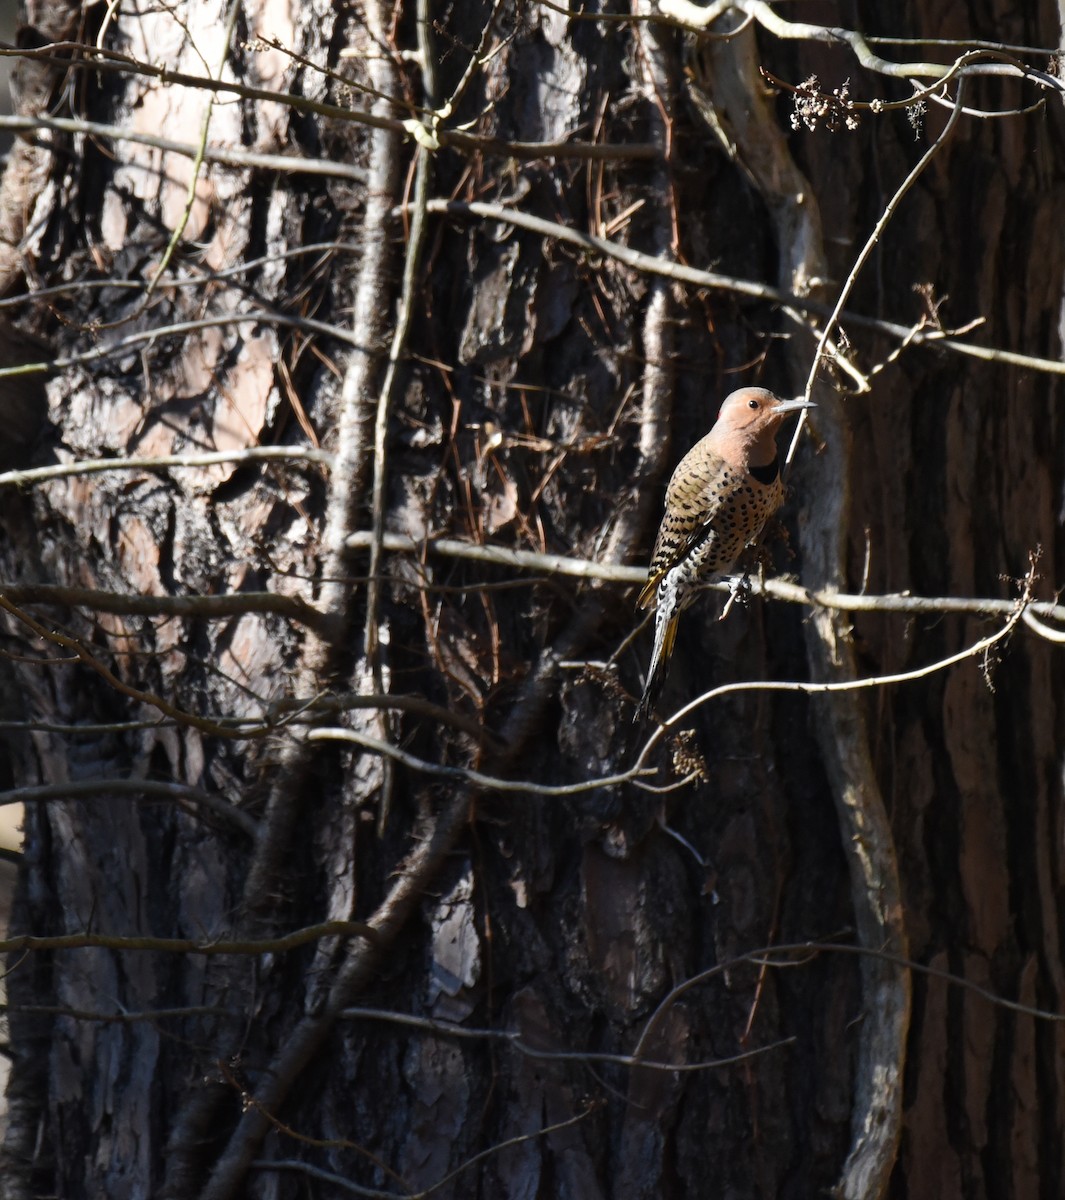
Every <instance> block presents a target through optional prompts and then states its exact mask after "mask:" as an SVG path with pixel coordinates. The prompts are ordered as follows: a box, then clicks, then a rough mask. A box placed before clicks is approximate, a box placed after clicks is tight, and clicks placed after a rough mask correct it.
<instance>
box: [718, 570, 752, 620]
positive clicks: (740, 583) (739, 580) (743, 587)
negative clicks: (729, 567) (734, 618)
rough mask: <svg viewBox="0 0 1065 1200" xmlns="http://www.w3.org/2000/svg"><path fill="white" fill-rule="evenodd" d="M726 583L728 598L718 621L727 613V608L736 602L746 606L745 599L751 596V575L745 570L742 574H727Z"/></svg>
mask: <svg viewBox="0 0 1065 1200" xmlns="http://www.w3.org/2000/svg"><path fill="white" fill-rule="evenodd" d="M725 582H726V583H727V584H728V599H727V600H726V601H725V607H724V609H723V610H722V612H721V616H720V617H718V620H719V621H723V620H724V619H725V618H726V617H727V616H728V614H729V609H731V608H732V606H733V605H734V604H736V603H737V602H738V603H739V604H741V605H744V606H746V604H747V601H748V600H750V598H751V577H750V575H748V574H747V572H746V571H744V573H743V574H742V575H728V576H726V578H725Z"/></svg>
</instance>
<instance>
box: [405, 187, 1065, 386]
mask: <svg viewBox="0 0 1065 1200" xmlns="http://www.w3.org/2000/svg"><path fill="white" fill-rule="evenodd" d="M428 209H429V212H433V213H445V214H447V215H449V216H459V217H464V218H467V219H468V218H470V217H479V218H484V219H486V220H492V221H500V222H502V223H503V224H505V225H516V226H518V227H519V228H521V229H528V230H530V231H531V232H533V233H539V234H541V235H542V236H543V237H549V238H553V239H554V240H555V241H559V242H564V243H567V244H569V245H572V246H579V247H581V248H582V249H584V250H586V251H589V252H592V253H594V254H603V255H606V256H607V257H609V258H612V259H614V260H616V261H617V262H620V263H624V264H625V265H626V266H629V267H632V268H633V269H634V270H637V271H642V272H644V273H645V274H648V275H661V276H664V277H665V278H667V279H675V280H677V281H678V282H679V283H686V284H690V285H691V286H693V287H705V288H714V289H718V290H722V291H729V292H734V293H735V294H736V295H739V296H750V297H751V298H752V299H755V300H765V301H769V302H772V303H776V304H786V305H790V306H791V307H792V308H795V309H797V310H798V311H800V312H808V313H811V314H813V315H815V316H828V315H830V314H831V312H832V306H831V305H828V304H823V303H821V302H820V301H818V300H815V299H813V298H811V297H809V296H800V295H796V294H795V293H793V292H790V291H787V290H785V289H782V288H777V287H772V286H771V285H770V284H767V283H758V282H755V281H754V280H750V279H740V278H738V277H736V276H733V275H722V274H720V273H719V272H716V271H702V270H699V269H698V268H697V267H689V266H687V265H686V264H684V263H678V262H674V261H672V260H670V259H668V258H658V257H655V256H654V255H652V254H645V253H643V252H642V251H639V250H633V249H632V248H631V247H629V246H624V245H621V244H620V243H618V242H612V241H610V240H609V239H608V238H602V237H597V236H596V235H595V234H591V233H585V232H584V231H583V230H580V229H574V228H571V227H570V226H567V225H560V224H559V223H558V222H557V221H546V220H544V219H543V218H542V217H536V216H533V215H532V214H531V213H526V212H523V211H522V210H521V209H517V208H513V207H511V206H510V205H507V204H488V203H484V202H482V201H462V200H430V201H429V204H428ZM846 320H847V323H848V325H854V326H858V327H860V328H864V329H872V330H875V331H876V332H878V333H883V334H887V335H888V336H889V337H893V338H898V339H899V340H900V341H901V340H903V339H908V340H909V341H910V342H911V343H912V344H913V345H915V346H935V347H937V348H941V349H944V350H950V351H952V352H953V353H955V354H963V355H966V356H968V357H970V358H978V359H981V360H983V361H985V362H998V363H1005V364H1008V365H1010V366H1018V367H1027V368H1028V369H1030V370H1033V371H1042V372H1045V373H1046V374H1051V375H1065V362H1062V361H1061V360H1059V359H1052V358H1039V357H1037V356H1033V355H1029V354H1017V353H1015V352H1014V351H1012V350H998V349H994V348H993V347H988V346H973V345H971V344H969V343H968V342H963V341H960V340H959V339H957V338H953V337H948V336H944V335H943V334H941V333H939V332H937V331H935V330H930V331H925V332H921V331H918V332H917V333H914V331H913V329H912V328H911V327H910V326H908V325H899V324H897V323H895V322H893V321H884V320H881V319H880V318H878V317H867V316H863V315H862V314H861V313H852V312H848V313H846Z"/></svg>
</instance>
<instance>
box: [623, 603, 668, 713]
mask: <svg viewBox="0 0 1065 1200" xmlns="http://www.w3.org/2000/svg"><path fill="white" fill-rule="evenodd" d="M679 623H680V608H679V606H678V605H677V604H676V603H674V602H673V597H669V602H666V598H665V597H662V596H660V597H659V606H658V610H657V611H656V612H655V642H654V648H653V649H652V650H651V665H650V666H649V667H648V668H647V684H646V686H645V687H644V689H643V695H642V696H641V697H640V703H639V704H638V705H637V706H636V715H635V716H634V717H633V720H634V721H636V722H639V721H646V720H647V718H648V717H649V716H650V715H651V709H652V708H653V707H654V706H655V703H656V702H657V700H658V696H659V693H660V692H661V691H662V685H663V684H664V683H665V682H666V674H667V671H668V669H669V656H670V655H671V654H672V653H673V642H674V641H675V640H676V637H677V625H678V624H679Z"/></svg>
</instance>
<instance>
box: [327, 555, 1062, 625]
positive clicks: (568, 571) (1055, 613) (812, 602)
mask: <svg viewBox="0 0 1065 1200" xmlns="http://www.w3.org/2000/svg"><path fill="white" fill-rule="evenodd" d="M368 544H369V541H368V536H367V535H366V534H365V533H356V534H353V535H352V536H351V537H350V538H349V539H348V545H349V547H350V548H351V549H353V550H362V549H365V548H366V546H367V545H368ZM383 544H384V547H385V549H386V550H389V551H391V552H393V553H400V554H416V555H420V554H423V553H426V552H428V553H429V554H439V555H440V556H441V557H443V558H458V559H465V560H468V561H470V562H481V563H491V564H494V565H496V566H501V567H510V568H513V569H514V570H519V571H535V572H538V573H541V574H543V575H544V576H546V577H547V578H550V577H551V576H555V575H566V576H570V577H572V578H575V579H595V580H602V581H604V582H607V583H616V584H619V585H620V586H622V587H630V586H633V585H640V586H642V585H643V584H644V583H646V582H647V569H646V567H626V566H622V565H621V564H618V563H605V562H596V561H594V560H592V559H587V558H573V557H570V556H568V555H564V554H540V553H539V552H538V551H535V550H514V549H511V548H510V547H509V546H493V545H486V544H483V543H475V542H467V541H462V540H461V539H459V538H445V537H439V538H438V537H429V538H427V539H425V540H424V541H415V540H414V539H413V538H410V537H407V536H405V535H403V534H395V533H386V534H385V537H384V543H383ZM750 583H751V592H752V594H753V595H755V596H768V597H769V598H770V599H773V600H783V601H786V602H787V603H789V604H805V605H808V606H810V607H816V608H831V609H838V610H839V611H840V612H900V613H976V614H978V615H980V616H988V617H993V616H1009V614H1010V613H1012V612H1014V611H1015V609H1016V607H1017V601H1016V600H1000V599H995V598H991V597H987V598H980V597H954V596H912V595H910V594H909V593H908V592H890V593H887V594H883V595H875V594H871V593H867V592H862V593H854V592H837V591H834V590H832V589H830V588H817V589H813V588H806V587H803V586H802V585H801V584H798V583H791V582H789V581H788V580H785V579H765V580H763V579H752V580H751V581H750ZM706 587H707V590H709V591H717V592H721V593H722V594H726V593H728V591H729V585H728V583H727V582H719V583H710V584H707V585H706ZM1026 611H1030V612H1033V613H1036V614H1038V615H1039V616H1043V617H1049V618H1050V619H1051V620H1055V621H1063V622H1065V604H1058V603H1055V602H1054V601H1051V600H1033V601H1031V603H1030V604H1029V605H1028V609H1027V610H1026Z"/></svg>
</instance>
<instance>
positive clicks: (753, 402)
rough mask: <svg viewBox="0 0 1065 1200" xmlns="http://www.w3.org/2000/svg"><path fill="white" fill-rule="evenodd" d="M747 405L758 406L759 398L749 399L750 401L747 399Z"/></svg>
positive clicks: (750, 406)
mask: <svg viewBox="0 0 1065 1200" xmlns="http://www.w3.org/2000/svg"><path fill="white" fill-rule="evenodd" d="M747 407H748V408H757V407H758V401H757V400H748V401H747Z"/></svg>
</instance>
